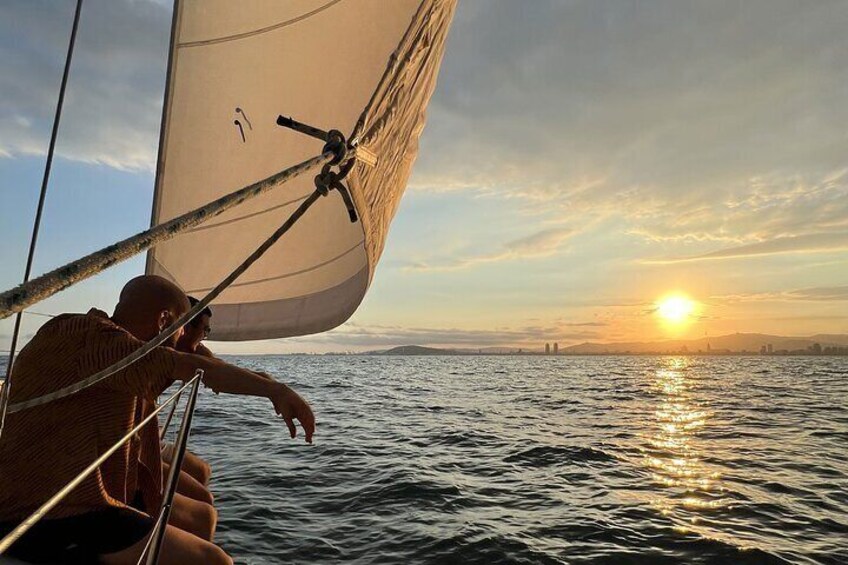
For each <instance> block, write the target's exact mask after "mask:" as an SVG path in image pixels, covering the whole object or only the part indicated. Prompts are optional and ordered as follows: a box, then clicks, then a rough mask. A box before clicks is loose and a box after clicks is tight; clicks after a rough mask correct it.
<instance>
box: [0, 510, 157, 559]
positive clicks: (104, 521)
mask: <svg viewBox="0 0 848 565" xmlns="http://www.w3.org/2000/svg"><path fill="white" fill-rule="evenodd" d="M153 522H154V520H153V519H152V518H150V517H148V516H145V515H143V514H140V513H138V512H134V511H133V510H130V509H127V508H107V509H104V510H99V511H97V512H90V513H88V514H80V515H78V516H71V517H69V518H58V519H55V520H41V521H40V522H38V523H37V524H36V525H35V526H33V527H32V528H31V529H30V530H29V531H28V532H27V533H25V534H24V535H23V537H21V539H19V540H18V541H16V542H15V544H14V545H13V546H12V547H11V548H10V549H9V551H8V552H6V556H8V557H13V558H16V559H21V560H23V561H26V562H28V563H96V562H97V556H98V555H103V554H106V553H115V552H116V551H121V550H123V549H126V548H128V547H130V546H132V545H134V544H135V543H137V542H138V541H139V540H141V539H143V538H144V536H146V535H147V534H148V533H150V530H151V529H153ZM18 523H19V522H14V523H11V522H0V536H5V535H6V534H8V533H9V532H11V531H12V530H13V529H14V528H15V527H16V526H17V525H18Z"/></svg>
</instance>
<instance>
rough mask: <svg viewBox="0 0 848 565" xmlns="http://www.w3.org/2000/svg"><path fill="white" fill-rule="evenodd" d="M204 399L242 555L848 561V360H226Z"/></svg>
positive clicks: (209, 445) (223, 524)
mask: <svg viewBox="0 0 848 565" xmlns="http://www.w3.org/2000/svg"><path fill="white" fill-rule="evenodd" d="M229 360H230V361H232V362H235V363H237V364H240V365H243V366H245V367H250V368H253V369H257V370H263V371H267V372H268V373H271V374H273V375H275V376H276V377H278V378H280V379H282V380H284V381H285V382H287V383H289V384H291V385H292V386H293V387H294V388H296V389H297V390H298V391H299V392H300V393H301V394H302V395H303V396H304V397H305V398H307V399H308V400H309V401H310V402H311V403H312V406H313V408H314V410H315V413H316V416H317V420H318V429H317V433H316V436H315V443H314V445H306V444H304V443H303V442H302V441H301V440H300V438H299V439H298V441H293V440H291V439H289V437H288V432H287V430H286V427H285V425H284V424H283V423H282V421H281V420H279V419H276V418H275V416H274V414H273V411H272V407H271V404H270V403H269V402H268V401H264V400H261V399H254V398H243V397H232V396H226V395H220V396H215V395H214V394H212V393H211V392H210V391H208V390H204V391H202V394H201V396H200V399H199V407H198V410H197V414H196V417H195V428H194V431H193V433H192V437H191V442H190V444H191V448H192V449H193V450H194V451H195V452H197V453H198V454H200V455H202V456H203V457H205V458H206V459H207V460H208V461H209V462H210V463H211V464H212V466H213V479H212V482H211V488H212V490H213V492H214V494H215V497H216V504H217V506H218V509H219V512H220V523H219V528H218V534H217V538H216V539H217V541H218V542H219V543H221V545H222V546H223V547H224V548H225V549H226V550H227V551H228V552H230V553H231V554H232V555H233V556H234V557H235V559H236V562H238V563H256V564H258V563H284V562H285V563H440V564H441V563H462V564H473V563H481V564H483V563H486V564H489V563H528V564H529V563H651V564H654V563H732V564H737V563H848V358H845V357H842V358H838V357H766V356H763V357H685V356H682V357H615V356H609V357H571V356H558V357H542V356H532V357H531V356H524V357H515V356H468V357H385V356H278V357H277V356H272V357H241V358H229Z"/></svg>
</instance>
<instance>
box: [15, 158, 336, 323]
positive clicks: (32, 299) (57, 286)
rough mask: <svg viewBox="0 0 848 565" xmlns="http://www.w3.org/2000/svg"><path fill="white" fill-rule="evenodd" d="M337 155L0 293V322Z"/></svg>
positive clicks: (296, 168) (299, 166) (306, 163)
mask: <svg viewBox="0 0 848 565" xmlns="http://www.w3.org/2000/svg"><path fill="white" fill-rule="evenodd" d="M335 157H336V155H335V154H334V153H332V152H329V151H325V152H323V153H322V154H321V155H318V156H316V157H312V158H311V159H308V160H306V161H304V162H302V163H299V164H297V165H295V166H293V167H290V168H288V169H285V170H284V171H281V172H279V173H277V174H275V175H271V176H270V177H268V178H266V179H264V180H261V181H259V182H256V183H254V184H251V185H249V186H246V187H244V188H242V189H239V190H236V191H235V192H231V193H230V194H227V195H226V196H222V197H221V198H219V199H217V200H214V201H213V202H210V203H208V204H206V205H204V206H201V207H200V208H197V209H195V210H192V211H190V212H186V213H185V214H183V215H182V216H179V217H177V218H174V219H173V220H169V221H167V222H164V223H161V224H159V225H158V226H154V227H152V228H150V229H147V230H145V231H143V232H140V233H138V234H136V235H134V236H132V237H129V238H127V239H125V240H123V241H119V242H118V243H115V244H114V245H110V246H108V247H104V248H103V249H101V250H100V251H95V252H94V253H92V254H90V255H87V256H85V257H83V258H81V259H78V260H76V261H74V262H72V263H68V264H67V265H65V266H63V267H59V268H58V269H55V270H53V271H50V272H49V273H46V274H44V275H41V276H40V277H38V278H35V279H33V280H31V281H29V282H27V283H25V284H21V285H18V286H17V287H15V288H13V289H10V290H7V291H5V292H3V293H0V320H2V319H4V318H8V317H9V316H11V315H12V314H15V313H17V312H20V311H21V310H23V309H25V308H27V307H28V306H31V305H33V304H35V303H36V302H39V301H41V300H44V299H45V298H48V297H50V296H52V295H54V294H56V293H57V292H59V291H61V290H64V289H66V288H68V287H69V286H71V285H73V284H75V283H77V282H80V281H82V280H85V279H87V278H89V277H92V276H94V275H96V274H97V273H99V272H101V271H103V270H104V269H106V268H108V267H111V266H112V265H114V264H115V263H118V262H120V261H124V260H125V259H128V258H129V257H132V256H133V255H136V254H137V253H140V252H142V251H144V250H145V249H147V248H149V247H153V246H154V245H156V244H157V243H161V242H163V241H167V240H169V239H171V238H173V237H174V236H176V235H177V234H179V233H181V232H184V231H186V230H188V229H189V228H192V227H194V226H196V225H198V224H201V223H203V222H205V221H206V220H208V219H209V218H212V217H215V216H218V215H220V214H222V213H223V212H226V211H227V210H229V209H230V208H233V207H234V206H237V205H239V204H241V203H242V202H245V201H247V200H249V199H251V198H255V197H256V196H259V195H260V194H264V193H265V192H268V191H269V190H271V189H272V188H275V187H277V186H278V185H280V184H282V183H284V182H287V181H289V180H291V179H293V178H295V177H297V176H299V175H302V174H304V173H306V172H308V171H311V170H312V169H314V168H316V167H320V166H322V165H325V164H327V163H329V162H330V161H332V160H333V159H335Z"/></svg>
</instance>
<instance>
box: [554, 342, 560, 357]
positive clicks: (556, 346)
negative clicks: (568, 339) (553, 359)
mask: <svg viewBox="0 0 848 565" xmlns="http://www.w3.org/2000/svg"><path fill="white" fill-rule="evenodd" d="M554 355H559V344H558V343H555V344H554Z"/></svg>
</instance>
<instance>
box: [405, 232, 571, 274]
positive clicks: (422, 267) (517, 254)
mask: <svg viewBox="0 0 848 565" xmlns="http://www.w3.org/2000/svg"><path fill="white" fill-rule="evenodd" d="M574 233H575V232H574V230H573V229H571V228H551V229H546V230H542V231H538V232H536V233H533V234H531V235H528V236H526V237H522V238H519V239H515V240H513V241H509V242H507V243H505V244H503V245H502V246H501V248H500V249H498V250H497V251H493V252H490V253H483V254H480V255H473V256H469V257H460V258H458V259H448V260H442V261H435V262H416V263H413V264H411V265H408V266H407V267H405V269H406V270H411V271H455V270H460V269H468V268H470V267H475V266H478V265H482V264H486V263H498V262H501V261H513V260H517V259H534V258H539V257H549V256H551V255H553V254H555V253H557V252H559V251H560V250H561V248H562V246H563V244H564V243H565V242H566V241H567V240H568V239H569V238H570V237H572V236H573V235H574Z"/></svg>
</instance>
